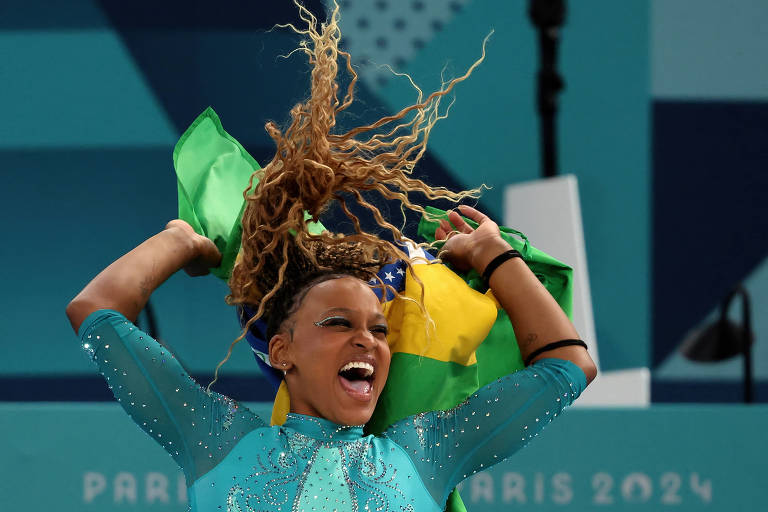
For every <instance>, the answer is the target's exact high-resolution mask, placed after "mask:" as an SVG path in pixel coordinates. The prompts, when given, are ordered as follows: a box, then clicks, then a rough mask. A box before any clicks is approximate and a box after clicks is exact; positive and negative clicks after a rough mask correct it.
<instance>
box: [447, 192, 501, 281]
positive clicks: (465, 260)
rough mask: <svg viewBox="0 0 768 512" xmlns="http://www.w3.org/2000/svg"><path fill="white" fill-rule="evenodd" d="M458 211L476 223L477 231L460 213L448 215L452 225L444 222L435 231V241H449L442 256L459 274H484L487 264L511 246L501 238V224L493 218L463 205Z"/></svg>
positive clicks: (452, 212)
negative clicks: (475, 271) (465, 272)
mask: <svg viewBox="0 0 768 512" xmlns="http://www.w3.org/2000/svg"><path fill="white" fill-rule="evenodd" d="M458 209H459V212H461V215H464V216H466V217H467V218H469V219H472V220H473V221H475V222H477V224H478V226H477V229H473V228H472V226H470V225H469V224H467V223H466V222H465V221H464V219H463V218H462V217H461V215H460V214H459V213H457V212H455V211H450V212H448V219H449V220H450V223H449V222H448V221H446V220H441V221H440V226H439V227H438V228H437V229H436V230H435V239H436V240H446V242H445V245H443V248H442V250H441V251H440V256H441V258H443V259H445V260H447V261H449V262H450V263H451V264H452V265H453V266H454V267H456V270H458V271H460V272H464V271H467V270H469V269H470V268H474V269H475V270H477V271H478V272H482V271H483V270H484V269H485V266H486V265H487V264H488V262H490V261H491V260H492V259H493V258H495V257H496V256H498V255H499V254H501V253H502V252H504V251H507V250H509V249H510V246H509V244H508V243H507V242H505V241H504V239H503V238H501V233H500V232H499V226H498V224H496V223H495V222H494V221H493V220H491V218H490V217H488V216H487V215H485V214H484V213H482V212H480V211H478V210H476V209H474V208H472V207H471V206H466V205H460V206H459V207H458ZM451 224H453V226H451Z"/></svg>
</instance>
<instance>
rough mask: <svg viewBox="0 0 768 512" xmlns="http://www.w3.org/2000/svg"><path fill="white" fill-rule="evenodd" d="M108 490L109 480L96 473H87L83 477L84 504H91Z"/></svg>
mask: <svg viewBox="0 0 768 512" xmlns="http://www.w3.org/2000/svg"><path fill="white" fill-rule="evenodd" d="M106 488H107V479H106V478H104V475H102V474H101V473H97V472H95V471H86V472H85V474H84V475H83V503H91V502H92V501H93V499H94V498H95V497H96V496H98V495H99V494H101V493H103V492H104V489H106Z"/></svg>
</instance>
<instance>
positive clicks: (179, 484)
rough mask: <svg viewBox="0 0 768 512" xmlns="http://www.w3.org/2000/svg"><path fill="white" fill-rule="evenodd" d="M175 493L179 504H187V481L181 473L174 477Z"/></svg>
mask: <svg viewBox="0 0 768 512" xmlns="http://www.w3.org/2000/svg"><path fill="white" fill-rule="evenodd" d="M176 493H177V499H178V501H179V503H186V502H187V480H186V479H185V478H184V475H183V474H182V473H179V475H178V477H176Z"/></svg>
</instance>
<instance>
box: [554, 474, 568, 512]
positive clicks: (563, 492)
mask: <svg viewBox="0 0 768 512" xmlns="http://www.w3.org/2000/svg"><path fill="white" fill-rule="evenodd" d="M552 487H553V488H554V491H555V492H554V493H553V494H552V501H554V502H555V503H557V504H558V505H567V504H568V503H570V502H571V501H573V488H572V487H571V475H570V474H568V473H555V474H554V475H553V476H552Z"/></svg>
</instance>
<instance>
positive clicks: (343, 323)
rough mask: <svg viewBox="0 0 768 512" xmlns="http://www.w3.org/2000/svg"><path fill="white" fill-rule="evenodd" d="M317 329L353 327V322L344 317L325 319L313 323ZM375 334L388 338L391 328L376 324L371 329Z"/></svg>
mask: <svg viewBox="0 0 768 512" xmlns="http://www.w3.org/2000/svg"><path fill="white" fill-rule="evenodd" d="M312 323H314V324H315V325H316V326H317V327H337V326H340V327H347V328H350V327H352V322H350V321H349V320H348V319H347V318H345V317H343V316H329V317H327V318H323V319H322V320H320V321H318V322H312ZM369 330H370V331H371V332H372V333H374V334H383V335H384V336H386V335H387V334H389V328H388V327H387V326H386V325H384V324H376V325H374V326H372V327H370V329H369Z"/></svg>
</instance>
